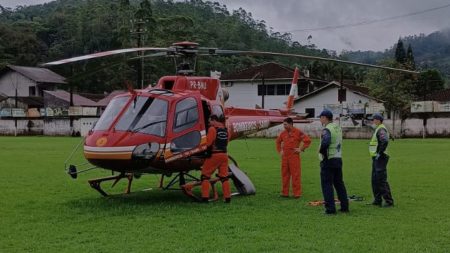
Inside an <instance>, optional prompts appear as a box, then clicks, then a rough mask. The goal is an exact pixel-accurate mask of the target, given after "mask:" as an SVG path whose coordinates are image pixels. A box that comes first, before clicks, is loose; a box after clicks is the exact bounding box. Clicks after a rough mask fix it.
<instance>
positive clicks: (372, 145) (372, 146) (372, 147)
mask: <svg viewBox="0 0 450 253" xmlns="http://www.w3.org/2000/svg"><path fill="white" fill-rule="evenodd" d="M382 128H383V129H384V130H386V134H387V138H388V139H389V133H388V131H387V129H386V127H385V126H384V125H383V124H379V125H378V126H377V128H376V129H375V132H374V133H373V135H372V139H371V140H370V142H369V154H370V156H371V157H375V156H377V147H378V139H377V133H378V130H380V129H382ZM384 153H386V154H387V149H386V150H385V151H384Z"/></svg>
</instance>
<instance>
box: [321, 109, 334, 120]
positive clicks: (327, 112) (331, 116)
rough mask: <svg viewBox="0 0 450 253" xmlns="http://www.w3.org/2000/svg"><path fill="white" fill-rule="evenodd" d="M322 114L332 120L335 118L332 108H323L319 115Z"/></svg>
mask: <svg viewBox="0 0 450 253" xmlns="http://www.w3.org/2000/svg"><path fill="white" fill-rule="evenodd" d="M322 116H325V117H327V118H328V119H330V120H331V119H333V113H332V112H331V111H330V110H327V109H325V110H323V111H322V112H321V113H320V115H319V117H322Z"/></svg>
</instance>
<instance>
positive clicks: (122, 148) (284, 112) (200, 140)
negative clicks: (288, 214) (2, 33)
mask: <svg viewBox="0 0 450 253" xmlns="http://www.w3.org/2000/svg"><path fill="white" fill-rule="evenodd" d="M147 51H150V52H153V53H151V54H147V55H142V53H143V52H147ZM132 52H140V53H141V55H140V56H138V57H132V58H129V60H136V59H142V58H151V57H161V56H165V57H171V58H173V59H174V61H175V64H176V66H177V73H176V75H172V76H163V77H161V78H160V79H159V81H158V82H157V84H156V85H155V86H154V87H152V86H148V87H147V88H144V89H131V88H130V89H129V91H128V92H127V93H124V94H120V95H117V96H116V97H114V98H113V99H112V100H111V101H110V103H109V104H108V106H107V107H106V109H105V111H104V112H103V114H102V115H101V117H100V118H99V120H98V121H97V123H96V124H95V126H94V127H93V129H91V130H90V131H89V133H88V135H87V136H86V137H85V139H84V145H83V153H84V157H85V159H86V160H87V161H88V162H89V163H90V164H91V165H93V167H90V168H87V169H82V170H80V171H78V168H77V165H73V164H68V160H70V158H71V157H69V158H68V160H66V162H65V165H64V167H65V170H66V171H67V172H68V174H69V175H70V176H72V177H73V178H76V177H77V175H78V174H79V173H82V172H85V171H88V170H91V169H95V168H102V169H105V170H110V171H112V172H117V173H118V174H117V175H112V176H108V177H102V178H95V179H90V180H88V182H89V185H90V186H91V187H92V188H93V189H95V190H96V191H98V192H99V193H100V194H101V195H103V196H107V195H108V194H107V193H106V192H105V191H104V190H103V189H102V187H101V183H103V182H106V181H113V183H112V186H114V185H116V183H117V182H118V181H120V180H121V179H126V180H128V184H127V187H126V189H125V193H130V192H131V184H132V181H133V179H134V178H140V176H141V175H144V174H159V175H161V178H160V182H159V187H160V188H162V189H164V190H167V189H178V190H182V191H183V192H184V193H185V194H186V195H187V196H189V197H191V198H193V199H194V200H200V198H199V197H198V196H196V195H195V194H194V193H193V188H194V187H196V186H199V185H200V179H199V178H197V177H195V176H194V175H193V174H192V173H191V172H192V171H196V170H200V169H201V167H202V165H203V162H204V160H205V159H206V152H205V151H206V150H207V145H206V135H207V130H208V119H209V117H210V116H211V115H216V116H217V117H219V118H223V119H225V120H226V127H227V129H228V131H229V136H230V141H232V140H234V139H237V138H240V137H243V136H246V135H248V134H251V133H255V132H257V131H260V130H264V129H267V128H270V127H273V126H276V125H280V124H282V123H283V120H284V119H285V118H286V117H291V118H292V119H293V120H294V122H295V123H302V122H303V123H307V122H311V121H310V120H307V119H306V114H299V113H295V112H294V111H293V109H292V108H293V101H294V97H295V94H297V81H298V78H299V71H298V68H296V69H295V71H294V76H293V80H292V85H291V90H290V93H289V95H288V97H287V101H286V107H285V108H280V109H250V108H236V107H228V106H226V101H227V99H228V96H229V95H228V92H227V91H226V90H225V89H223V88H222V87H221V85H220V80H219V79H217V78H213V77H205V76H194V73H195V71H194V69H195V64H196V60H197V56H206V55H213V56H220V55H222V56H227V55H262V56H285V57H297V58H301V59H307V60H323V61H333V62H340V63H346V64H354V65H359V66H366V67H374V68H381V69H387V70H394V71H403V72H407V73H417V72H414V71H410V70H402V69H395V68H390V67H384V66H377V65H370V64H363V63H355V62H349V61H343V60H338V59H328V58H321V57H314V56H306V55H298V54H285V53H274V52H262V51H236V50H222V49H217V48H203V47H199V45H198V44H197V43H195V42H188V41H184V42H178V43H174V44H173V45H172V46H170V47H167V48H156V47H142V48H129V49H119V50H112V51H106V52H100V53H94V54H90V55H85V56H79V57H74V58H69V59H64V60H59V61H53V62H49V63H45V64H43V66H55V65H61V64H68V63H74V62H78V61H84V60H89V59H93V58H99V57H105V56H111V55H117V54H125V53H132ZM179 60H181V61H179ZM177 61H178V62H177ZM73 153H74V152H72V154H73ZM229 159H230V161H231V163H229V178H230V179H231V180H232V182H233V184H234V186H235V188H236V190H237V192H236V193H234V194H235V195H237V194H239V195H252V194H255V192H256V190H255V187H254V185H253V183H252V181H251V180H250V178H249V177H248V176H247V175H246V173H244V172H243V171H242V170H241V169H240V167H239V166H238V163H237V162H236V160H235V159H233V158H232V157H231V156H229ZM173 175H175V176H174V177H173V178H172V179H171V180H170V181H169V182H168V183H167V184H164V180H165V177H172V176H173ZM217 181H218V178H213V179H210V183H211V185H212V186H213V187H212V189H213V194H214V199H215V200H216V199H217V191H216V189H215V187H214V185H215V183H216V182H217Z"/></svg>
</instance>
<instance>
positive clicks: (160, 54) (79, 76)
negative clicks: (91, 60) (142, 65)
mask: <svg viewBox="0 0 450 253" xmlns="http://www.w3.org/2000/svg"><path fill="white" fill-rule="evenodd" d="M164 55H167V53H166V52H158V53H154V54H148V55H143V56H137V57H133V58H128V59H122V60H118V61H114V62H111V63H109V64H107V65H104V66H100V67H97V68H94V69H91V70H90V71H89V72H83V73H80V74H77V75H73V76H71V77H69V78H67V79H70V80H76V79H79V78H82V77H87V76H90V75H93V74H95V73H97V72H100V71H102V70H104V69H109V68H112V67H114V66H117V65H119V64H122V63H126V62H129V61H133V60H139V59H142V58H151V57H158V56H164Z"/></svg>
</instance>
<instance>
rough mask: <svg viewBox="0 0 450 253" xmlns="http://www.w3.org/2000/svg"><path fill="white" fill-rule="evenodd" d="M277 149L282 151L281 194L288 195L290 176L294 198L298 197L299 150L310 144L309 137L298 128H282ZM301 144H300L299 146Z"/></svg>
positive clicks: (299, 176)
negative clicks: (288, 129) (297, 149)
mask: <svg viewBox="0 0 450 253" xmlns="http://www.w3.org/2000/svg"><path fill="white" fill-rule="evenodd" d="M276 143H277V151H278V153H279V152H280V151H283V153H282V156H281V178H282V190H281V195H282V196H284V197H287V196H289V181H290V180H291V178H292V191H293V194H294V197H295V198H299V197H300V196H301V194H302V185H301V160H300V152H298V151H296V150H295V149H296V148H300V149H301V150H302V151H303V150H304V149H306V148H308V147H309V145H311V139H310V138H309V136H308V135H306V134H304V133H303V132H302V131H300V130H299V129H297V128H295V127H293V128H292V130H291V131H287V130H284V131H283V132H281V133H280V135H279V136H278V138H277V140H276ZM301 144H302V146H300V145H301Z"/></svg>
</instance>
